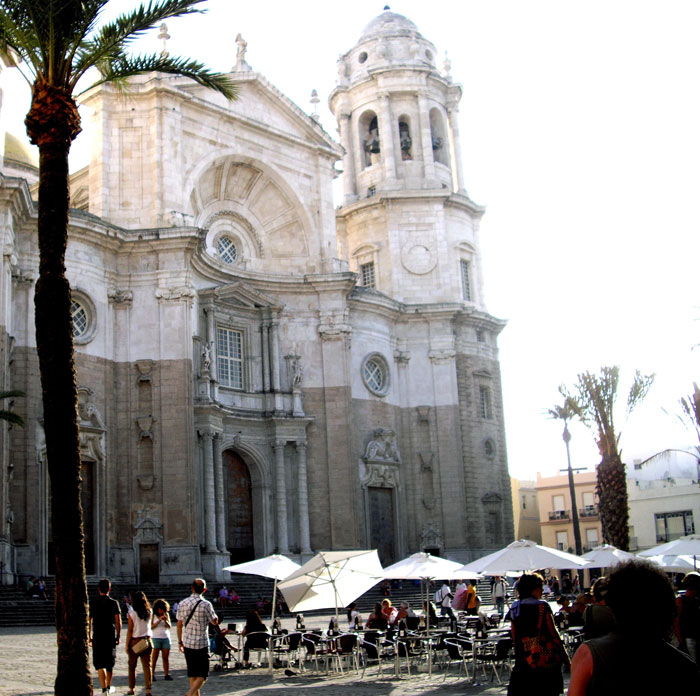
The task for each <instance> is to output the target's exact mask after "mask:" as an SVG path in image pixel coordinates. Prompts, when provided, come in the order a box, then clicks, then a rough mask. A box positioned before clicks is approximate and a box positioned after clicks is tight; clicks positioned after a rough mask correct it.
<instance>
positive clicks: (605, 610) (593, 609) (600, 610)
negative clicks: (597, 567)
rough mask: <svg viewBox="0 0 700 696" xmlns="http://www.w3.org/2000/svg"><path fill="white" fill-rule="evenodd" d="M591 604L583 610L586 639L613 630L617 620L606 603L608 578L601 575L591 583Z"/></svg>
mask: <svg viewBox="0 0 700 696" xmlns="http://www.w3.org/2000/svg"><path fill="white" fill-rule="evenodd" d="M592 589H593V600H594V603H593V604H589V605H587V606H586V608H585V609H584V610H583V636H584V638H585V639H586V640H590V639H591V638H600V636H604V635H605V634H606V633H610V631H612V630H614V629H615V627H616V625H617V622H616V621H615V614H613V613H612V610H611V609H610V607H609V606H608V605H607V602H606V601H605V598H606V596H607V594H608V579H607V578H606V577H605V576H603V577H602V578H598V579H597V580H596V581H595V582H594V583H593V588H592Z"/></svg>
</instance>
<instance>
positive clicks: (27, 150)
mask: <svg viewBox="0 0 700 696" xmlns="http://www.w3.org/2000/svg"><path fill="white" fill-rule="evenodd" d="M5 159H6V160H13V161H14V162H16V163H17V164H20V165H29V166H30V167H38V166H39V156H38V150H37V149H36V148H34V147H32V146H31V145H30V144H29V143H28V142H24V141H23V140H22V139H20V138H18V137H17V136H16V135H13V134H12V133H5Z"/></svg>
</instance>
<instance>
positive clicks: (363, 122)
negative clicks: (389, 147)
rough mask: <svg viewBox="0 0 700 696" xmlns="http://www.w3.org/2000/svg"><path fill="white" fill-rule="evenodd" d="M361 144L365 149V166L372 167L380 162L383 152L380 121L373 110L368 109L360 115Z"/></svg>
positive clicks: (363, 163) (363, 149) (363, 162)
mask: <svg viewBox="0 0 700 696" xmlns="http://www.w3.org/2000/svg"><path fill="white" fill-rule="evenodd" d="M360 144H361V145H362V151H363V160H362V165H363V167H370V166H372V165H373V164H376V163H377V162H379V157H380V155H379V153H380V152H381V144H380V140H379V122H378V120H377V114H375V113H374V112H373V111H366V112H365V113H364V114H362V116H361V117H360Z"/></svg>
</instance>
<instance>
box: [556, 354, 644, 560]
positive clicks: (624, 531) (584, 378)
mask: <svg viewBox="0 0 700 696" xmlns="http://www.w3.org/2000/svg"><path fill="white" fill-rule="evenodd" d="M619 381H620V368H619V367H617V366H613V367H602V368H601V369H600V373H599V374H597V375H596V374H591V373H590V372H582V373H581V374H579V375H578V382H577V383H576V384H575V385H574V392H575V393H574V394H572V393H570V392H569V391H567V390H566V389H564V390H563V392H562V393H563V394H564V396H565V397H567V398H569V399H571V402H570V403H571V405H572V408H574V410H575V412H576V415H577V416H578V417H579V418H580V420H581V421H582V422H583V423H584V424H585V425H587V426H588V427H589V428H591V429H592V430H593V431H594V434H595V439H596V443H597V445H598V451H599V452H600V455H601V461H600V463H599V464H598V469H597V483H596V493H597V494H598V511H599V513H600V524H601V527H602V532H603V541H605V542H606V543H608V544H612V545H613V546H617V548H618V549H622V550H623V551H628V550H629V539H630V537H629V509H628V505H627V478H626V476H625V465H624V463H623V461H622V452H621V450H620V438H621V435H622V433H621V432H617V431H616V430H615V422H614V411H615V402H616V399H617V390H618V386H619ZM653 382H654V375H642V374H641V373H640V372H639V370H637V371H636V372H635V375H634V379H633V381H632V386H631V387H630V391H629V394H628V396H627V406H626V410H625V415H626V417H627V416H629V415H630V414H631V413H632V411H633V410H634V408H635V407H636V406H638V405H639V404H640V403H641V401H642V400H643V399H644V397H645V396H646V395H647V393H648V391H649V389H650V388H651V385H652V384H653Z"/></svg>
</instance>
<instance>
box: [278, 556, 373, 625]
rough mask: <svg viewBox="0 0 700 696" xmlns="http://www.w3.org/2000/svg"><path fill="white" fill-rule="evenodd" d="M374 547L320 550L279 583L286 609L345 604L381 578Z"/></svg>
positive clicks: (322, 607)
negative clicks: (364, 549) (354, 549)
mask: <svg viewBox="0 0 700 696" xmlns="http://www.w3.org/2000/svg"><path fill="white" fill-rule="evenodd" d="M383 572H384V571H383V570H382V565H381V563H380V562H379V556H377V551H376V549H372V550H371V551H321V552H319V553H317V554H316V555H315V556H314V557H313V558H312V559H311V560H309V561H307V562H306V563H304V565H303V566H301V568H299V569H298V570H297V571H295V572H294V573H292V574H291V575H290V576H289V577H287V578H285V579H284V581H283V582H281V583H280V584H279V588H280V592H282V594H283V595H284V598H285V600H286V601H287V606H288V607H289V609H290V611H309V610H311V609H328V608H329V607H335V616H336V620H337V618H338V607H339V606H343V607H345V606H347V605H348V604H350V602H352V601H353V600H354V599H357V598H358V597H359V596H360V595H362V594H364V593H365V592H367V590H369V589H370V588H371V587H374V586H375V585H376V584H377V582H379V581H380V580H381V579H382V577H383Z"/></svg>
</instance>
